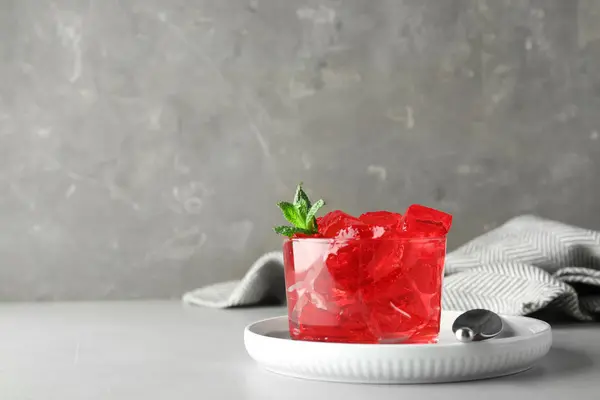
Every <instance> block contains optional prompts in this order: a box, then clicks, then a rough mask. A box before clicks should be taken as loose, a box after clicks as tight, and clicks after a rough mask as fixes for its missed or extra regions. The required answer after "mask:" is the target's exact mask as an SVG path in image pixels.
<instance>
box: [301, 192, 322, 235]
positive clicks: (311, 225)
mask: <svg viewBox="0 0 600 400" xmlns="http://www.w3.org/2000/svg"><path fill="white" fill-rule="evenodd" d="M324 205H325V202H324V201H323V199H319V200H317V201H316V203H315V204H313V205H312V207H311V208H310V210H308V213H307V214H306V226H307V227H308V229H311V230H314V231H316V230H317V221H316V219H315V215H316V214H317V212H318V211H319V209H320V208H321V207H323V206H324Z"/></svg>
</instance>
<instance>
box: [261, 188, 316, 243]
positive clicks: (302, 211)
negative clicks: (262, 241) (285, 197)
mask: <svg viewBox="0 0 600 400" xmlns="http://www.w3.org/2000/svg"><path fill="white" fill-rule="evenodd" d="M324 205H325V202H324V201H323V200H319V201H317V202H316V203H315V204H311V202H310V200H309V198H308V196H307V195H306V193H305V192H304V190H303V189H302V182H300V184H298V187H297V188H296V193H295V195H294V202H293V203H288V202H287V201H282V202H280V203H277V206H279V208H280V209H281V212H282V213H283V216H284V217H285V219H287V220H288V221H289V222H290V223H291V224H292V225H293V226H276V227H275V228H273V230H274V231H275V232H276V233H278V234H280V235H285V236H288V237H292V236H294V235H295V234H297V233H303V234H307V235H312V234H315V233H318V232H319V231H318V230H317V220H316V218H315V215H316V214H317V212H318V211H319V209H320V208H321V207H323V206H324Z"/></svg>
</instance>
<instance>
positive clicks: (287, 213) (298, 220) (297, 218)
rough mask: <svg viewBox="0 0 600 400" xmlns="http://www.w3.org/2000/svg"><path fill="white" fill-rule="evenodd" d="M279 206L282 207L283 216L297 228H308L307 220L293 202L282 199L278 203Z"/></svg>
mask: <svg viewBox="0 0 600 400" xmlns="http://www.w3.org/2000/svg"><path fill="white" fill-rule="evenodd" d="M277 206H278V207H279V208H281V212H282V213H283V216H284V217H285V219H287V220H288V221H289V223H290V224H292V225H294V226H295V227H296V228H302V229H304V228H306V220H305V219H304V218H303V217H302V216H301V215H300V213H299V212H298V210H297V209H296V207H295V206H294V205H293V204H292V203H288V202H287V201H282V202H280V203H277Z"/></svg>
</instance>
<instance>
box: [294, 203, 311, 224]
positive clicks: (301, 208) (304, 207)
mask: <svg viewBox="0 0 600 400" xmlns="http://www.w3.org/2000/svg"><path fill="white" fill-rule="evenodd" d="M294 207H296V210H297V211H298V215H300V218H302V220H303V221H306V216H307V214H308V203H307V202H306V200H304V199H303V198H300V199H299V200H298V202H297V203H294Z"/></svg>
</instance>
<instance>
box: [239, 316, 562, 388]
mask: <svg viewBox="0 0 600 400" xmlns="http://www.w3.org/2000/svg"><path fill="white" fill-rule="evenodd" d="M460 314H461V313H460V312H454V311H444V312H443V313H442V323H441V330H440V339H439V342H438V343H436V344H414V345H413V344H346V343H322V342H306V341H299V340H291V339H290V337H289V334H288V321H287V317H277V318H270V319H266V320H263V321H259V322H255V323H253V324H251V325H249V326H247V327H246V329H245V332H244V342H245V344H246V350H247V351H248V354H250V356H251V357H252V358H254V359H255V360H256V361H257V362H258V363H259V364H261V365H262V366H264V367H265V368H266V369H268V370H270V371H272V372H276V373H278V374H283V375H289V376H293V377H297V378H305V379H316V380H323V381H336V382H354V383H388V384H389V383H433V382H454V381H465V380H474V379H485V378H493V377H497V376H503V375H509V374H514V373H517V372H521V371H524V370H527V369H529V368H531V367H532V366H533V365H534V364H535V362H536V361H537V360H539V359H540V358H542V357H543V356H544V355H546V353H548V350H550V346H551V345H552V333H551V330H550V326H549V325H548V324H547V323H545V322H543V321H539V320H536V319H533V318H527V317H514V316H502V319H503V323H504V328H503V331H502V333H501V334H500V335H499V336H498V337H496V338H494V339H490V340H486V341H483V342H474V343H460V342H458V341H457V340H456V339H455V337H454V335H453V333H452V329H451V327H452V323H453V322H454V320H455V319H456V317H458V316H459V315H460Z"/></svg>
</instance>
